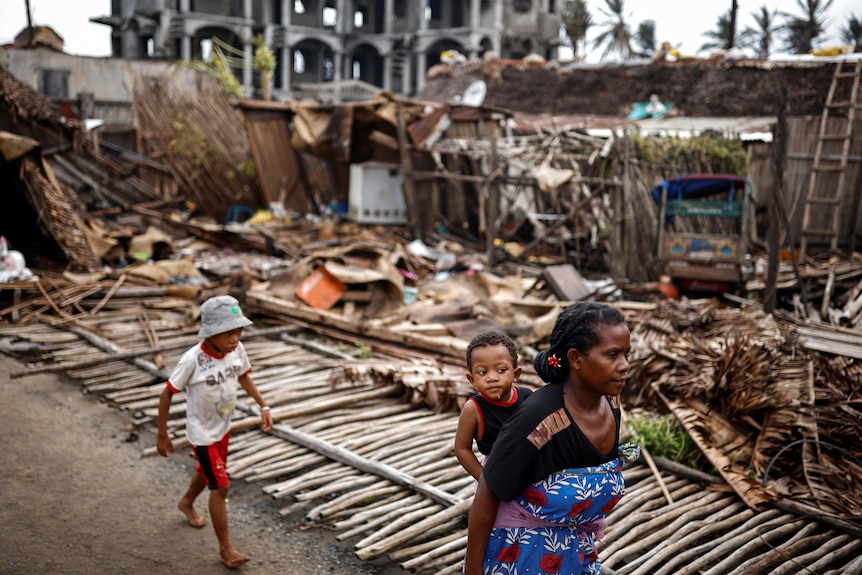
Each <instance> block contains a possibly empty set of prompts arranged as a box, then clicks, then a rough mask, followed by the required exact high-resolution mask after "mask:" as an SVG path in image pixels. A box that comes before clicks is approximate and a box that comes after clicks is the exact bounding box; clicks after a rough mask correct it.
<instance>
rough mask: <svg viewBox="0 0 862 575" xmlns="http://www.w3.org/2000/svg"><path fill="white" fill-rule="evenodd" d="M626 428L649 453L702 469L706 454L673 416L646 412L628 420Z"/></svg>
mask: <svg viewBox="0 0 862 575" xmlns="http://www.w3.org/2000/svg"><path fill="white" fill-rule="evenodd" d="M627 425H628V427H629V429H630V430H631V431H632V434H633V435H634V438H635V441H636V442H637V443H638V444H639V445H641V446H643V447H644V448H646V449H647V450H648V451H649V452H650V454H652V455H654V456H656V457H664V458H665V459H670V460H672V461H676V462H678V463H682V464H684V465H688V466H689V467H692V468H694V469H700V462H701V460H702V459H703V455H702V454H701V452H700V450H699V449H698V447H697V445H696V444H695V442H694V440H693V439H692V438H691V437H690V436H689V435H688V433H686V431H685V429H683V427H682V425H680V423H679V421H677V419H676V417H674V416H673V415H661V414H658V413H653V412H650V411H644V412H641V413H638V414H636V415H633V416H631V417H629V419H628V422H627Z"/></svg>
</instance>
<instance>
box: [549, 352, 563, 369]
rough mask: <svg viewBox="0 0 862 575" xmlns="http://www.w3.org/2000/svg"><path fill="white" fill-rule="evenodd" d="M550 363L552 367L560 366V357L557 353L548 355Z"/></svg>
mask: <svg viewBox="0 0 862 575" xmlns="http://www.w3.org/2000/svg"><path fill="white" fill-rule="evenodd" d="M548 365H550V366H551V367H560V358H559V357H557V356H556V355H552V356H550V357H548Z"/></svg>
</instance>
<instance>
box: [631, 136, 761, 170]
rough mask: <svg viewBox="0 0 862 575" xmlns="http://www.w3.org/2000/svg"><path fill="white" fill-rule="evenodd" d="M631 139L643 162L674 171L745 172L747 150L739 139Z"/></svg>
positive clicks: (713, 137) (648, 137)
mask: <svg viewBox="0 0 862 575" xmlns="http://www.w3.org/2000/svg"><path fill="white" fill-rule="evenodd" d="M634 140H635V142H634V143H635V149H636V150H637V154H638V156H639V157H640V158H641V160H642V161H643V162H645V163H648V164H653V165H655V166H661V167H663V168H667V169H669V170H671V171H673V172H676V173H706V174H710V173H711V174H736V175H740V176H745V175H748V170H749V158H748V154H747V153H746V151H745V148H744V147H743V146H742V142H741V141H740V140H738V139H728V138H723V137H720V136H714V135H701V136H697V137H694V138H685V139H681V138H654V137H650V136H646V137H644V136H641V135H636V136H635V138H634Z"/></svg>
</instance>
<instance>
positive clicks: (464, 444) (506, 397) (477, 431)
mask: <svg viewBox="0 0 862 575" xmlns="http://www.w3.org/2000/svg"><path fill="white" fill-rule="evenodd" d="M519 377H521V368H520V367H518V348H517V347H516V346H515V342H513V341H512V338H510V337H509V336H508V335H506V334H505V333H503V332H500V331H486V332H483V333H480V334H479V335H477V336H476V337H474V338H473V339H472V341H470V344H469V345H468V346H467V380H468V381H469V382H470V383H472V384H473V386H474V387H475V388H476V391H478V392H479V393H477V394H476V395H473V396H471V397H470V399H468V400H467V403H465V404H464V407H463V408H461V415H460V417H459V418H458V429H457V431H456V432H455V457H457V458H458V461H459V463H461V465H462V466H463V467H464V469H466V470H467V472H468V473H469V474H470V475H472V476H473V477H474V478H476V479H477V480H478V479H479V476H480V475H482V464H481V463H480V462H479V459H478V458H477V457H476V454H475V453H474V452H473V440H475V441H476V446H477V447H478V448H479V453H481V454H482V455H485V456H486V457H487V456H488V454H489V453H491V447H492V446H493V445H494V441H495V440H496V439H497V435H498V434H499V433H500V428H501V427H502V426H503V422H504V421H506V419H507V418H508V417H509V416H510V415H511V414H512V413H513V412H514V411H515V408H516V407H518V406H519V405H520V404H521V403H523V402H524V400H525V399H527V397H529V396H530V394H531V393H532V390H530V389H529V388H526V387H514V384H515V383H517V381H518V378H519Z"/></svg>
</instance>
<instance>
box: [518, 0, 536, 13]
mask: <svg viewBox="0 0 862 575" xmlns="http://www.w3.org/2000/svg"><path fill="white" fill-rule="evenodd" d="M514 8H515V12H521V13H522V14H523V13H525V12H529V11H530V10H531V9H532V8H533V2H532V0H515V2H514Z"/></svg>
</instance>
